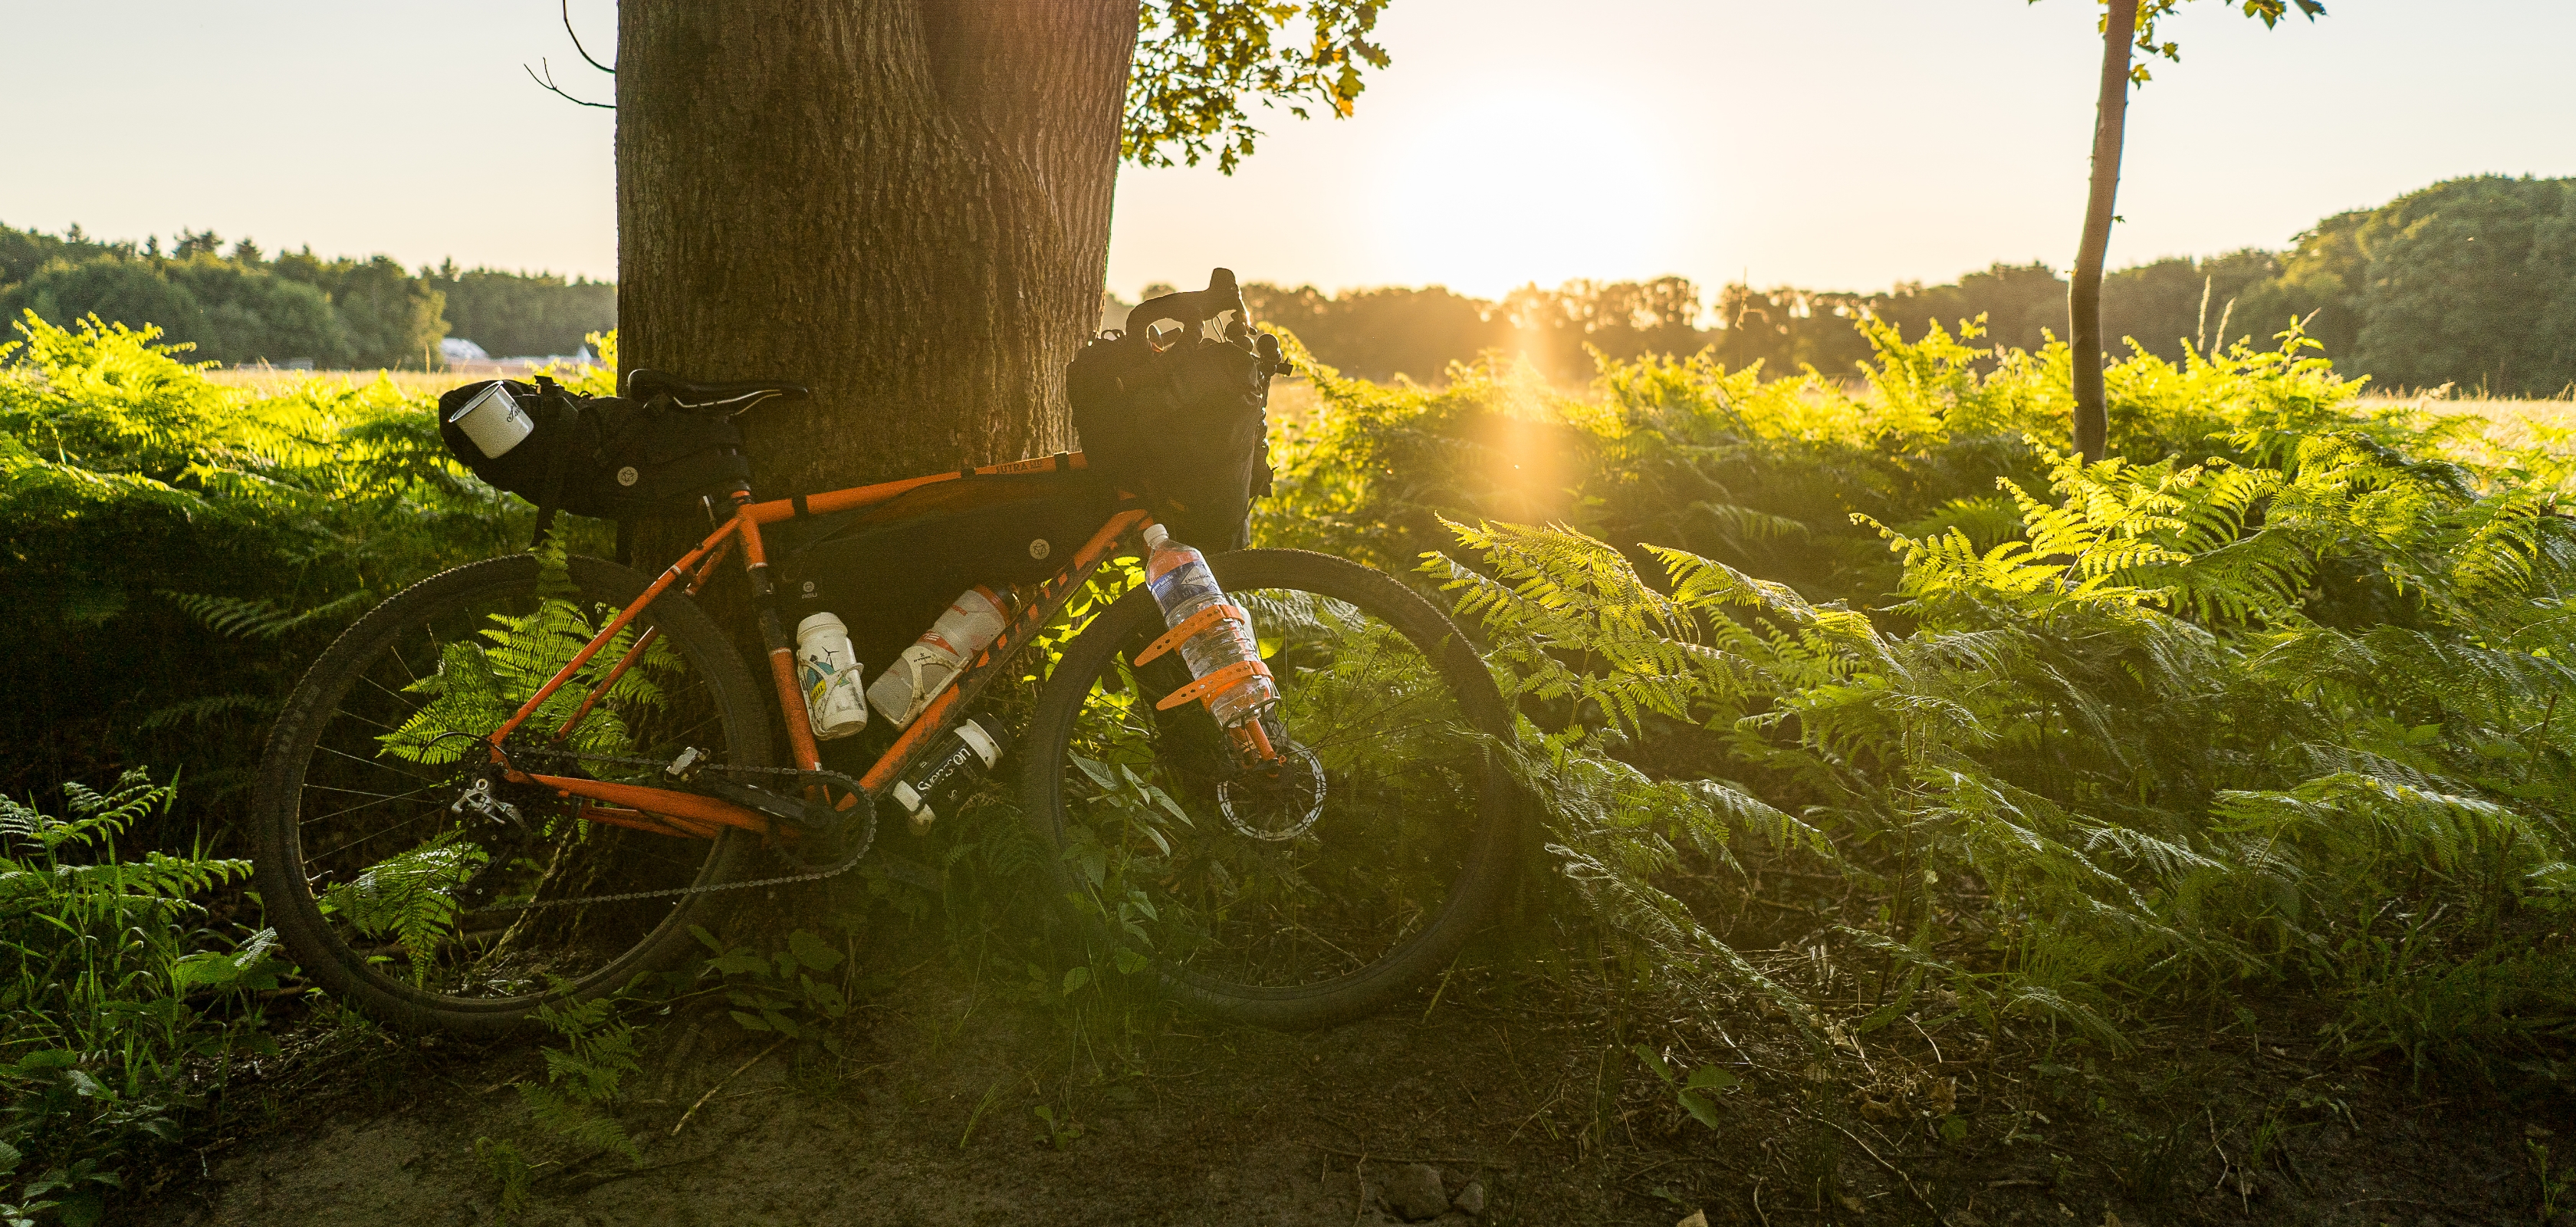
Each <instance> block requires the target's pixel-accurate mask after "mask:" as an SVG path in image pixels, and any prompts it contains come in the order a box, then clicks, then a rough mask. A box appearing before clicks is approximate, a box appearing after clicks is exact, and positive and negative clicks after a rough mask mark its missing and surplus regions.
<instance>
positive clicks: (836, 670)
mask: <svg viewBox="0 0 2576 1227" xmlns="http://www.w3.org/2000/svg"><path fill="white" fill-rule="evenodd" d="M796 679H797V681H798V682H799V683H801V684H803V686H804V687H805V714H806V715H808V716H810V717H811V718H812V719H813V723H814V739H815V740H816V741H830V740H832V739H833V738H835V737H847V736H849V735H850V734H852V733H855V732H858V731H859V730H860V729H863V728H866V727H868V704H867V700H866V698H865V696H864V695H863V694H862V693H861V678H860V676H859V655H858V652H857V651H856V650H854V649H852V648H851V647H850V628H849V627H848V626H847V625H846V624H844V623H843V622H842V621H841V619H840V618H838V617H836V616H834V615H832V614H827V613H818V614H815V615H814V616H812V617H810V618H807V619H805V620H804V621H802V622H799V623H797V624H796Z"/></svg>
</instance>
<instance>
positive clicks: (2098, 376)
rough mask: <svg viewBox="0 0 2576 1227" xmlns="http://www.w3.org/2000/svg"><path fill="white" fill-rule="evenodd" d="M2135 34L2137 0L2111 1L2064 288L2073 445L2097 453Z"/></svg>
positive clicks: (2104, 443)
mask: <svg viewBox="0 0 2576 1227" xmlns="http://www.w3.org/2000/svg"><path fill="white" fill-rule="evenodd" d="M2137 33H2138V0H2110V7H2109V12H2108V13H2107V15H2106V16H2105V18H2104V20H2103V25H2102V91H2101V98H2100V101H2099V102H2097V103H2096V104H2095V107H2094V118H2093V188H2092V192H2091V194H2090V196H2089V197H2088V198H2087V199H2086V201H2085V205H2084V238H2083V243H2082V245H2081V246H2080V247H2078V248H2077V249H2076V252H2075V275H2074V277H2073V278H2072V279H2070V281H2069V284H2068V285H2067V287H2066V314H2067V317H2068V318H2067V328H2066V331H2067V344H2068V346H2069V347H2071V348H2072V349H2073V350H2074V360H2075V451H2076V454H2078V455H2080V456H2082V457H2083V458H2084V459H2086V460H2100V459H2101V458H2102V457H2103V456H2104V454H2105V453H2106V451H2107V449H2108V446H2109V441H2110V434H2111V422H2110V415H2109V412H2108V410H2107V409H2106V407H2105V406H2104V404H2103V392H2102V360H2103V356H2104V348H2103V343H2102V262H2103V260H2104V259H2105V258H2106V257H2107V256H2108V255H2109V253H2110V249H2111V210H2112V207H2113V206H2114V204H2115V203H2117V197H2118V196H2119V192H2120V143H2121V138H2122V137H2123V135H2125V133H2126V130H2127V127H2128V116H2129V47H2130V44H2131V43H2132V42H2134V41H2135V40H2136V38H2137Z"/></svg>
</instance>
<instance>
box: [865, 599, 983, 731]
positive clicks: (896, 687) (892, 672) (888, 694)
mask: <svg viewBox="0 0 2576 1227" xmlns="http://www.w3.org/2000/svg"><path fill="white" fill-rule="evenodd" d="M1007 616H1008V612H1007V611H1006V610H1005V609H1004V607H1003V602H1002V598H1001V597H1000V596H998V595H995V594H994V592H993V590H992V589H990V588H987V587H984V586H983V585H981V584H977V585H976V586H974V587H972V588H969V589H967V590H966V592H965V594H964V595H962V596H959V597H958V598H957V599H956V600H955V601H953V602H950V604H949V606H948V612H946V613H944V614H941V615H939V620H938V621H936V622H933V623H931V624H930V629H929V630H926V631H923V632H922V634H921V638H919V639H916V640H913V642H912V646H911V647H908V648H905V649H904V650H903V655H901V656H898V657H896V658H895V662H894V664H893V665H892V666H890V667H888V668H887V669H886V671H885V672H883V673H880V674H878V675H877V684H876V685H873V686H870V687H868V704H869V705H870V706H872V707H874V708H876V709H877V713H878V714H879V715H882V716H884V717H885V718H886V719H888V720H891V721H893V722H894V726H895V727H896V728H903V727H905V726H907V725H910V724H911V723H912V721H913V717H915V716H918V715H920V714H921V709H923V708H925V707H928V706H930V701H931V700H932V699H935V698H938V697H939V692H940V691H942V690H945V689H947V688H948V683H949V681H950V680H952V679H954V678H955V677H956V676H957V674H958V672H959V671H960V670H962V669H964V668H965V667H966V664H967V662H969V661H972V660H974V659H975V654H976V653H978V652H981V651H983V650H984V649H985V647H986V646H987V645H989V644H991V643H992V642H993V640H994V638H995V637H997V636H999V635H1000V634H1001V633H1002V624H1003V622H1004V620H1005V619H1006V618H1007Z"/></svg>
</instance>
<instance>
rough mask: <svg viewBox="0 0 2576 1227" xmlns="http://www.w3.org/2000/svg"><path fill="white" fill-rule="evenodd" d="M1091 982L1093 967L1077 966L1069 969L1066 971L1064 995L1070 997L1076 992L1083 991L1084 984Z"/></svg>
mask: <svg viewBox="0 0 2576 1227" xmlns="http://www.w3.org/2000/svg"><path fill="white" fill-rule="evenodd" d="M1089 983H1091V969H1090V968H1088V967H1075V968H1071V969H1069V970H1067V971H1066V972H1065V973H1064V994H1063V995H1064V996H1067V997H1070V996H1072V995H1074V994H1075V993H1078V992H1081V991H1082V986H1083V985H1086V984H1089Z"/></svg>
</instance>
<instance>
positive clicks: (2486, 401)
mask: <svg viewBox="0 0 2576 1227" xmlns="http://www.w3.org/2000/svg"><path fill="white" fill-rule="evenodd" d="M206 377H207V378H208V379H211V380H213V381H214V382H216V383H218V384H221V385H223V386H225V387H228V388H241V389H243V390H245V391H249V392H251V393H253V394H255V395H258V396H276V395H279V394H281V393H284V392H288V391H291V390H293V389H295V388H297V387H299V386H302V385H303V384H304V383H306V382H308V381H311V380H316V379H323V380H337V381H339V382H342V383H346V384H353V385H364V384H369V383H373V382H375V381H377V380H379V379H384V380H390V381H392V383H393V385H394V387H396V388H398V389H400V390H401V391H402V392H403V393H404V394H405V395H418V396H436V395H438V394H439V393H441V392H444V391H446V390H448V389H449V388H453V387H455V386H457V385H458V384H461V383H467V382H470V381H472V380H476V379H489V378H491V376H490V375H485V374H479V373H473V372H467V371H389V370H377V371H291V370H278V369H274V368H269V367H241V366H237V367H231V368H228V369H225V370H219V371H208V372H206ZM1568 390H1569V391H1571V389H1568ZM1315 399H1316V398H1315V388H1314V385H1313V384H1310V383H1308V382H1307V381H1305V380H1303V379H1281V380H1279V381H1278V382H1277V383H1274V384H1272V385H1271V388H1270V416H1271V419H1272V420H1273V421H1274V422H1297V423H1302V422H1305V421H1307V420H1308V419H1310V418H1312V417H1313V416H1314V413H1315ZM2362 404H2363V405H2365V406H2371V407H2377V406H2387V405H2435V406H2439V407H2440V408H2442V409H2444V410H2447V411H2450V412H2454V413H2474V414H2477V415H2479V416H2480V417H2484V418H2487V419H2488V420H2490V421H2493V422H2495V423H2497V424H2499V425H2503V426H2508V427H2510V426H2518V425H2526V424H2527V425H2537V426H2544V427H2554V428H2557V429H2561V430H2576V393H2572V394H2570V395H2567V396H2557V397H2550V398H2547V399H2534V400H2526V399H2516V398H2510V397H2492V398H2467V399H2458V398H2441V399H2428V398H2426V397H2423V396H2371V397H2364V398H2363V399H2362Z"/></svg>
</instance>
